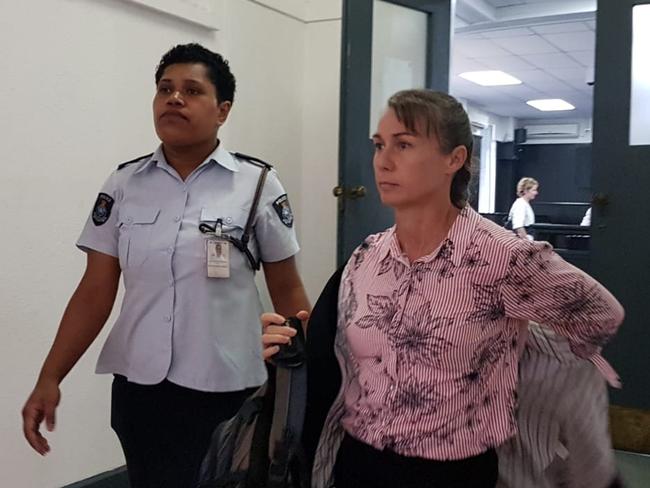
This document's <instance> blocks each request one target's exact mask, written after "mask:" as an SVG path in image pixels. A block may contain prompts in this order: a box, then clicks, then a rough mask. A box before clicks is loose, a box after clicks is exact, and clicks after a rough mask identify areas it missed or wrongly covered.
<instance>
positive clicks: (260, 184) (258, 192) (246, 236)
mask: <svg viewBox="0 0 650 488" xmlns="http://www.w3.org/2000/svg"><path fill="white" fill-rule="evenodd" d="M233 155H234V156H235V157H237V158H239V159H243V160H245V161H248V162H249V163H251V164H253V165H255V166H258V167H260V168H261V172H260V176H259V178H258V179H257V186H256V187H255V195H254V196H253V203H252V204H251V208H250V211H249V212H248V218H247V219H246V226H245V227H244V233H243V234H242V236H241V239H240V241H241V244H242V245H241V247H239V246H237V247H238V248H239V250H240V251H241V252H243V253H244V254H246V257H247V258H248V260H249V261H250V263H251V266H252V267H253V269H254V270H255V271H258V270H259V269H260V261H259V260H258V259H255V257H254V256H253V253H252V252H251V251H250V249H248V241H249V240H250V236H251V233H252V231H253V222H254V221H255V214H256V213H257V207H258V206H259V203H260V198H261V197H262V191H263V190H264V183H265V182H266V175H267V174H268V172H269V171H270V170H271V168H272V167H273V166H271V165H270V164H269V163H267V162H265V161H262V160H261V159H258V158H255V157H253V156H248V155H247V154H243V153H239V152H236V153H233ZM236 244H237V243H235V245H236Z"/></svg>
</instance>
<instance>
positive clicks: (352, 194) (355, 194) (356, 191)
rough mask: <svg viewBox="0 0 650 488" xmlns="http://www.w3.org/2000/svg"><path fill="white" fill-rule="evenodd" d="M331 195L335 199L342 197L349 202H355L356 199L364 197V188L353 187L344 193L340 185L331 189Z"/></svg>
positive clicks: (361, 186)
mask: <svg viewBox="0 0 650 488" xmlns="http://www.w3.org/2000/svg"><path fill="white" fill-rule="evenodd" d="M332 195H334V196H335V197H336V198H339V197H344V198H349V199H350V200H356V199H358V198H363V197H365V196H366V187H365V186H363V185H359V186H355V187H354V188H350V189H349V190H348V191H345V188H344V187H343V186H341V185H337V186H335V187H334V188H332Z"/></svg>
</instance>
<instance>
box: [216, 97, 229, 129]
mask: <svg viewBox="0 0 650 488" xmlns="http://www.w3.org/2000/svg"><path fill="white" fill-rule="evenodd" d="M231 108H232V102H221V103H219V114H218V115H217V125H219V126H222V125H223V124H225V123H226V120H227V119H228V115H229V114H230V109H231Z"/></svg>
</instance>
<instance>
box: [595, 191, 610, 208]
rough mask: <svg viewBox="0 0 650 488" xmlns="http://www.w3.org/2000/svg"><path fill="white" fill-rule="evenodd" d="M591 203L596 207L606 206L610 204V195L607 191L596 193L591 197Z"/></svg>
mask: <svg viewBox="0 0 650 488" xmlns="http://www.w3.org/2000/svg"><path fill="white" fill-rule="evenodd" d="M591 204H592V205H593V206H594V207H598V208H604V207H606V206H607V205H609V195H607V193H596V194H594V196H593V198H592V199H591Z"/></svg>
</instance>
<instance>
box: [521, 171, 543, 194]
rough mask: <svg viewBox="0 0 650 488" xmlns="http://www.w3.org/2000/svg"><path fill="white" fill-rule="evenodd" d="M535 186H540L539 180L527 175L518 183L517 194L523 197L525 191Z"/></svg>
mask: <svg viewBox="0 0 650 488" xmlns="http://www.w3.org/2000/svg"><path fill="white" fill-rule="evenodd" d="M534 186H539V183H538V182H537V180H536V179H535V178H531V177H529V176H525V177H524V178H522V179H520V180H519V183H517V195H519V196H520V197H523V196H524V193H526V191H528V190H530V189H531V188H532V187H534Z"/></svg>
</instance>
